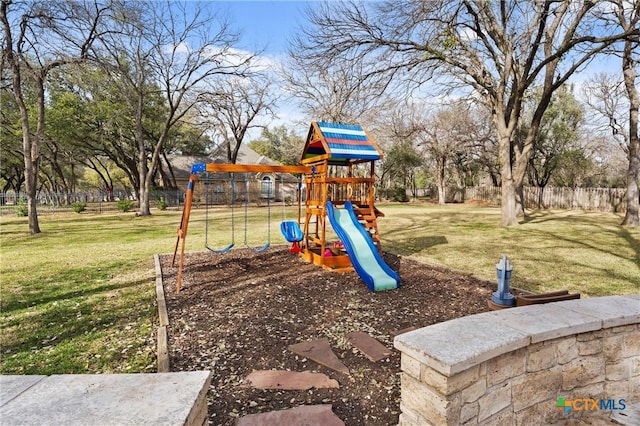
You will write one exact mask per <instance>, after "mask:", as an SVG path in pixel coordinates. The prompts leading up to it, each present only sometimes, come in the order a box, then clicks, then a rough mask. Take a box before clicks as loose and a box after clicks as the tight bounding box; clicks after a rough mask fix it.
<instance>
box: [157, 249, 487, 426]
mask: <svg viewBox="0 0 640 426" xmlns="http://www.w3.org/2000/svg"><path fill="white" fill-rule="evenodd" d="M385 260H386V261H387V263H388V264H389V266H391V267H392V268H393V269H394V270H396V271H398V272H399V274H400V279H401V287H400V288H399V289H397V290H391V291H387V292H380V293H371V292H369V291H368V290H367V287H366V285H365V284H364V283H363V282H362V281H361V280H360V279H359V277H358V276H357V274H356V273H355V272H349V273H341V274H340V273H332V272H328V271H325V270H323V269H322V268H320V267H318V266H314V265H311V264H307V263H305V262H304V261H303V260H302V259H300V258H299V257H297V256H296V255H292V254H290V253H289V252H288V250H287V247H284V246H279V247H275V248H270V249H269V250H266V251H264V252H261V253H256V252H254V251H253V250H251V249H241V250H232V251H230V252H228V253H226V254H214V253H192V254H187V255H186V257H185V268H184V275H183V287H182V291H181V292H180V293H179V294H176V292H175V283H176V275H177V268H173V267H171V257H170V256H161V264H162V273H163V280H164V285H165V293H166V300H167V309H168V313H169V321H170V326H169V355H170V363H171V371H189V370H205V369H206V370H211V371H212V372H213V382H212V387H211V389H210V391H209V394H208V402H209V420H210V421H209V423H210V424H213V425H231V424H234V423H235V421H236V419H237V418H238V417H241V416H243V415H246V414H253V413H260V412H266V411H273V410H281V409H286V408H293V407H297V406H300V405H304V404H309V405H311V404H332V405H333V411H334V413H336V415H337V416H338V417H340V419H342V420H343V421H344V422H345V423H346V424H347V425H349V426H352V425H393V424H397V422H398V416H399V414H400V408H399V403H400V353H399V352H398V351H397V350H395V349H394V350H393V351H392V355H391V356H389V357H388V358H386V359H384V360H382V361H379V362H377V363H374V362H371V361H369V360H368V359H367V358H366V357H365V356H364V355H363V354H362V353H360V352H359V351H358V350H356V349H355V348H353V347H352V346H351V345H350V344H349V343H348V342H346V340H345V334H346V333H349V332H352V331H365V332H367V333H369V334H370V335H371V336H372V337H375V338H377V339H378V340H380V341H381V342H382V343H383V344H384V345H385V346H386V347H388V348H393V338H394V334H395V332H397V331H399V330H402V329H405V328H407V327H416V328H420V327H425V326H427V325H430V324H434V323H438V322H442V321H446V320H450V319H453V318H457V317H461V316H465V315H471V314H475V313H479V312H484V311H486V310H487V300H488V299H489V298H490V296H491V292H492V291H494V290H495V283H492V282H486V281H481V280H478V279H475V278H473V277H470V276H466V275H460V274H457V273H453V272H451V271H447V270H444V269H440V268H435V267H431V266H429V265H425V264H421V263H418V262H416V261H414V260H411V259H408V258H401V257H399V256H395V255H392V254H385ZM320 338H327V339H328V340H329V342H330V344H331V347H332V349H333V351H334V352H335V354H336V355H337V356H338V358H340V360H341V361H342V362H343V363H344V364H345V365H346V366H347V367H348V368H349V369H350V371H351V374H350V375H345V374H342V373H338V372H336V371H333V370H331V369H328V368H326V367H323V366H320V365H319V364H316V363H315V362H314V361H312V360H309V359H306V358H304V357H301V356H298V355H296V354H294V353H293V352H290V351H289V350H288V349H287V347H288V346H289V345H291V344H294V343H299V342H304V341H308V340H313V339H320ZM271 369H282V370H292V371H313V372H320V373H324V374H326V375H328V376H329V377H330V378H332V379H336V380H337V381H338V382H339V383H340V388H338V389H311V390H308V391H282V390H258V389H252V388H242V387H240V384H241V383H242V381H243V379H244V378H245V377H246V376H247V375H248V374H249V373H251V372H252V371H253V370H271Z"/></svg>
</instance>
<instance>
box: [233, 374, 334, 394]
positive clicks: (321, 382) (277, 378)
mask: <svg viewBox="0 0 640 426" xmlns="http://www.w3.org/2000/svg"><path fill="white" fill-rule="evenodd" d="M241 387H243V388H257V389H281V390H309V389H311V388H316V389H320V388H339V387H340V384H339V383H338V381H337V380H334V379H330V378H329V377H328V376H327V375H326V374H322V373H311V372H308V371H305V372H298V371H283V370H279V371H278V370H257V371H253V372H251V374H249V375H248V376H247V378H246V379H244V382H243V383H242V385H241Z"/></svg>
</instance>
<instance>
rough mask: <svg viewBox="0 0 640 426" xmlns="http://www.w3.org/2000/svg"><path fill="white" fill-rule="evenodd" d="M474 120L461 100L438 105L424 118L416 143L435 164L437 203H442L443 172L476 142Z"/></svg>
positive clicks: (444, 173)
mask: <svg viewBox="0 0 640 426" xmlns="http://www.w3.org/2000/svg"><path fill="white" fill-rule="evenodd" d="M474 128H475V123H474V122H473V118H472V115H471V111H470V108H469V106H468V105H467V104H466V103H465V102H456V103H454V104H453V105H450V106H447V107H442V108H441V109H440V110H438V111H437V112H436V113H435V114H434V115H433V116H432V117H430V118H428V119H426V120H424V121H423V122H422V125H421V131H420V132H419V136H418V141H419V142H418V143H419V145H420V146H421V147H422V149H423V150H424V152H425V153H426V155H427V156H428V157H430V158H431V159H432V160H433V162H434V163H435V176H436V187H437V188H438V204H445V203H446V183H447V171H448V169H450V165H452V163H453V162H454V161H455V159H456V157H463V156H465V153H467V152H470V151H471V148H472V147H473V146H474V144H475V143H476V141H474V140H473V139H472V135H473V129H474Z"/></svg>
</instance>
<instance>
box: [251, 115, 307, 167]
mask: <svg viewBox="0 0 640 426" xmlns="http://www.w3.org/2000/svg"><path fill="white" fill-rule="evenodd" d="M304 142H305V141H304V139H303V138H301V137H300V136H298V135H296V134H295V133H293V131H290V130H289V129H287V127H286V126H284V125H281V126H276V127H274V128H273V129H270V128H269V127H265V128H264V129H262V133H261V134H260V138H259V139H254V140H252V141H251V142H249V148H251V149H253V150H254V151H255V152H257V153H258V154H261V155H264V156H265V157H268V158H271V159H272V160H275V161H277V162H279V163H282V164H285V165H292V166H294V165H298V164H300V153H301V152H302V149H303V148H304Z"/></svg>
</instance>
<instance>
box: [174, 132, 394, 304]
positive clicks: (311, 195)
mask: <svg viewBox="0 0 640 426" xmlns="http://www.w3.org/2000/svg"><path fill="white" fill-rule="evenodd" d="M332 126H333V127H332ZM334 128H337V129H343V130H341V131H343V132H346V133H347V134H349V133H353V134H354V135H355V136H354V139H355V140H354V141H353V142H350V144H351V145H345V141H344V140H338V139H336V138H332V137H331V136H335V135H333V134H332V133H329V131H331V130H332V129H334ZM323 130H324V131H323ZM381 158H382V151H381V150H380V148H379V147H378V145H377V144H376V142H375V141H374V139H373V138H372V137H371V135H369V133H368V132H367V131H366V130H365V129H364V128H362V127H361V126H354V125H341V124H334V123H323V122H312V123H311V126H310V129H309V134H308V136H307V142H306V144H305V148H304V151H303V153H302V158H301V160H300V163H301V164H302V165H300V166H284V165H262V164H215V163H207V164H205V163H198V164H194V165H193V167H192V169H191V175H190V177H189V182H188V185H187V192H186V195H185V204H184V209H183V212H182V219H181V221H180V227H179V228H178V238H177V240H176V244H175V248H174V252H173V260H172V266H175V261H176V257H177V256H178V247H180V255H179V262H178V278H177V282H176V292H180V288H181V285H182V270H183V267H184V250H185V242H186V238H187V229H188V226H189V217H190V214H191V208H192V206H193V194H194V189H195V184H196V182H197V180H198V174H200V173H205V172H206V173H215V172H225V173H290V174H301V175H304V179H303V182H304V191H305V195H304V203H305V209H304V210H305V212H304V219H303V218H302V217H301V204H300V203H301V199H302V198H303V197H300V196H298V203H299V204H298V206H299V208H298V224H299V225H300V227H301V229H302V233H303V239H302V241H301V242H300V249H301V251H300V256H301V257H302V258H303V259H304V260H306V261H307V262H310V263H313V264H316V265H319V266H322V267H323V268H325V269H328V270H331V271H337V272H343V271H349V270H353V267H352V264H351V261H350V259H349V256H348V255H347V254H346V253H345V252H344V250H340V249H339V248H334V247H330V246H329V244H328V242H327V210H326V209H327V207H326V206H327V201H331V203H332V204H333V205H336V206H340V205H343V204H344V203H345V202H346V201H351V202H352V204H353V205H354V206H355V209H354V211H355V213H356V215H357V218H358V220H359V221H360V222H361V223H362V224H363V226H364V227H365V229H366V230H367V231H368V232H369V234H370V236H371V238H372V240H373V242H374V244H376V246H377V248H378V251H381V246H380V237H379V235H378V226H377V218H378V217H380V216H384V215H383V214H382V213H381V212H380V211H379V210H378V209H376V208H375V206H374V200H375V186H374V185H375V161H376V160H378V159H381ZM356 174H359V175H364V176H356ZM299 195H300V194H299ZM180 243H182V244H180ZM332 249H333V250H332ZM326 250H332V255H331V256H326V255H325V254H326Z"/></svg>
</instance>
